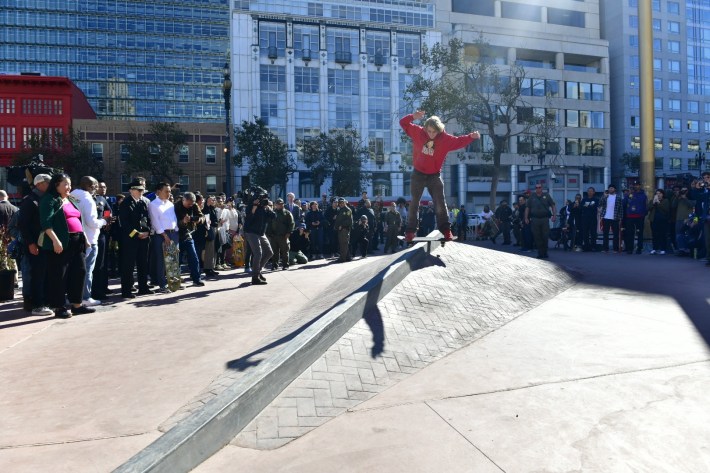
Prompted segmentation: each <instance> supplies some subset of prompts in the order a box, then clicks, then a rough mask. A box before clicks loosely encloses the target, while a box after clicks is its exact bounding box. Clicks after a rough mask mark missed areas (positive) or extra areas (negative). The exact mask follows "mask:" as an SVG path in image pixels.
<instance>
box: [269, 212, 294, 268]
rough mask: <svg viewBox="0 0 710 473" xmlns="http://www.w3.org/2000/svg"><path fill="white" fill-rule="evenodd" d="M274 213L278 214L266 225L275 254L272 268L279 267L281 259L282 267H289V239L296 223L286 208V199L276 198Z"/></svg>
mask: <svg viewBox="0 0 710 473" xmlns="http://www.w3.org/2000/svg"><path fill="white" fill-rule="evenodd" d="M274 214H276V216H275V217H274V218H273V219H271V220H270V221H269V224H268V225H267V227H266V235H267V236H268V237H269V243H270V244H271V249H272V250H273V252H274V256H273V258H272V259H271V262H272V269H274V270H276V269H278V268H279V259H281V267H282V268H283V269H288V251H289V241H288V239H289V236H290V235H291V232H292V231H293V229H294V228H295V226H296V225H295V223H294V221H293V215H291V212H289V211H288V210H286V209H285V208H284V201H283V199H281V198H278V199H276V203H275V204H274Z"/></svg>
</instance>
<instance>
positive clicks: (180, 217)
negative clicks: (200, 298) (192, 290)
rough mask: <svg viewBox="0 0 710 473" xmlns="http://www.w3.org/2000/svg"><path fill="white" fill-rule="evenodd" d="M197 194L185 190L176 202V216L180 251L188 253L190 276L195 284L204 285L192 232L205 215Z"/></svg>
mask: <svg viewBox="0 0 710 473" xmlns="http://www.w3.org/2000/svg"><path fill="white" fill-rule="evenodd" d="M196 201H197V196H195V194H193V193H192V192H185V193H184V194H183V196H182V200H178V201H177V202H175V216H176V217H177V224H178V234H179V237H180V253H183V252H184V253H186V254H187V265H188V267H189V268H190V278H191V279H192V285H193V286H204V285H205V283H204V282H203V281H202V280H201V278H200V260H199V259H198V258H197V251H196V250H195V242H194V240H193V238H192V234H193V233H194V232H195V229H196V228H197V225H199V224H200V223H202V222H203V221H204V219H205V217H204V216H203V215H202V210H201V209H200V206H199V205H196Z"/></svg>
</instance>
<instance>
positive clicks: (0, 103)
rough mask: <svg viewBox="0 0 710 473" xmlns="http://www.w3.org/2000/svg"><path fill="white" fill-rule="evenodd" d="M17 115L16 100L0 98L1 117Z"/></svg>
mask: <svg viewBox="0 0 710 473" xmlns="http://www.w3.org/2000/svg"><path fill="white" fill-rule="evenodd" d="M14 113H15V99H11V98H3V97H0V115H10V114H14Z"/></svg>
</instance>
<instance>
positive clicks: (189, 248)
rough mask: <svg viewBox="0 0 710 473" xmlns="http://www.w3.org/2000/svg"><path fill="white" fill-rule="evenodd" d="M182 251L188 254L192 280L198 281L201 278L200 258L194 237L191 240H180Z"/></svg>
mask: <svg viewBox="0 0 710 473" xmlns="http://www.w3.org/2000/svg"><path fill="white" fill-rule="evenodd" d="M182 253H185V254H186V255H187V266H188V267H189V268H190V279H192V282H198V281H199V280H200V260H198V259H197V252H196V251H195V242H194V241H193V240H192V238H190V239H189V240H182V241H181V242H180V254H182Z"/></svg>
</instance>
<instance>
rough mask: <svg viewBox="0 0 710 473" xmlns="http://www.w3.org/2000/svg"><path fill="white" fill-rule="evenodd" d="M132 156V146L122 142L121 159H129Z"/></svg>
mask: <svg viewBox="0 0 710 473" xmlns="http://www.w3.org/2000/svg"><path fill="white" fill-rule="evenodd" d="M130 157H131V146H130V145H127V144H121V161H127V160H128V158H130Z"/></svg>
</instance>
